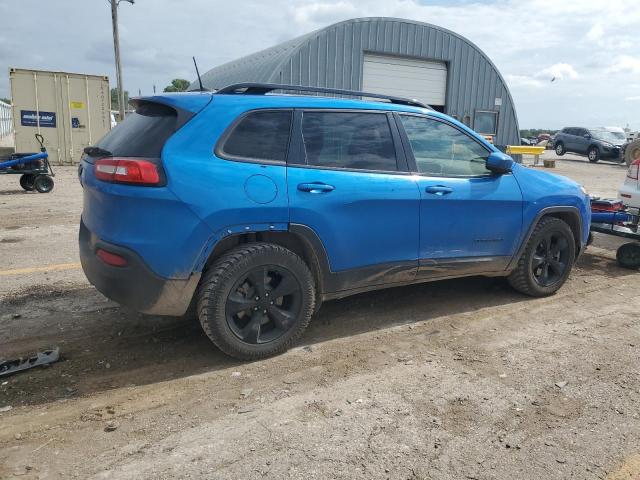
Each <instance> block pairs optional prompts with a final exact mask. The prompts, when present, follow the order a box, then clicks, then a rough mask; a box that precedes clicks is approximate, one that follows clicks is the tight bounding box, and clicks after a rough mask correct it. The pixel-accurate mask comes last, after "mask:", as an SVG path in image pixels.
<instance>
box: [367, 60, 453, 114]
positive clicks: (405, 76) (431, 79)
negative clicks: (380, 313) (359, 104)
mask: <svg viewBox="0 0 640 480" xmlns="http://www.w3.org/2000/svg"><path fill="white" fill-rule="evenodd" d="M362 90H363V91H365V92H371V93H383V94H386V95H397V96H399V97H406V98H411V99H415V100H418V101H420V102H422V103H425V104H427V105H431V106H432V107H433V108H434V109H436V110H440V111H444V105H445V95H446V92H447V65H446V64H445V63H444V62H437V61H431V60H419V59H415V58H406V57H394V56H390V55H377V54H371V53H365V54H364V64H363V69H362Z"/></svg>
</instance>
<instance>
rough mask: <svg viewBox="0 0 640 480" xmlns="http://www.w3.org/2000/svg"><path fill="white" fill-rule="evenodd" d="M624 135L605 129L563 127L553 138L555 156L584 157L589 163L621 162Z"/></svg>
mask: <svg viewBox="0 0 640 480" xmlns="http://www.w3.org/2000/svg"><path fill="white" fill-rule="evenodd" d="M625 142H626V139H625V138H624V135H622V136H620V135H619V134H618V133H617V132H612V131H610V130H607V129H605V128H582V127H565V128H563V129H562V130H561V131H560V132H558V133H557V134H556V136H555V138H554V147H555V151H556V154H557V155H564V154H565V153H567V152H571V153H577V154H580V155H586V156H587V158H588V159H589V161H590V162H594V163H595V162H597V161H598V160H600V159H609V160H615V161H622V155H621V153H622V145H623V144H624V143H625Z"/></svg>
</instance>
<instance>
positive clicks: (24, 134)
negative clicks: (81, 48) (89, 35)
mask: <svg viewBox="0 0 640 480" xmlns="http://www.w3.org/2000/svg"><path fill="white" fill-rule="evenodd" d="M9 79H10V82H11V101H12V104H13V130H14V135H15V149H16V152H34V151H37V150H38V144H37V142H36V140H35V138H34V135H35V134H36V133H40V134H41V135H42V136H43V137H44V143H45V146H46V147H47V151H48V152H49V161H50V162H51V163H52V164H54V165H71V164H75V163H78V162H79V161H80V157H81V155H82V151H83V149H84V147H86V146H88V145H93V144H95V143H96V142H97V141H98V140H100V138H102V137H103V136H104V135H105V134H106V133H107V132H108V131H109V130H110V129H111V119H110V118H111V110H110V104H111V97H110V92H109V78H108V77H106V76H104V75H84V74H77V73H65V72H47V71H41V70H26V69H20V68H10V69H9Z"/></svg>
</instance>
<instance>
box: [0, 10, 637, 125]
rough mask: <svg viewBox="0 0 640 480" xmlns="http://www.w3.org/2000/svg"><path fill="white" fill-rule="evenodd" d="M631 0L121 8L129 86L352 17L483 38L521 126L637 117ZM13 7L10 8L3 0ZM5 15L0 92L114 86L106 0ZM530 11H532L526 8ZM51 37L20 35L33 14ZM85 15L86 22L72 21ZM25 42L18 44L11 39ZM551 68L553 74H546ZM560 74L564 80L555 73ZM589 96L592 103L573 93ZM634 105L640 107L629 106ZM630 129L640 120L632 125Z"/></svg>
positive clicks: (147, 84) (148, 84) (166, 78)
mask: <svg viewBox="0 0 640 480" xmlns="http://www.w3.org/2000/svg"><path fill="white" fill-rule="evenodd" d="M637 3H638V2H637V0H607V2H606V6H603V2H602V0H564V1H561V2H559V1H557V0H528V1H526V2H525V1H522V0H477V1H444V0H439V1H437V2H435V4H434V2H433V1H432V0H318V1H313V0H270V1H269V2H265V1H261V0H243V1H236V2H212V1H211V0H189V1H188V2H187V1H184V0H182V1H179V2H176V1H175V0H137V1H136V3H135V5H129V4H128V3H126V2H123V3H122V4H121V8H120V26H121V43H122V46H123V51H122V57H123V64H124V81H125V87H126V88H127V89H129V90H130V91H132V92H137V91H138V89H141V90H142V92H143V94H144V93H149V92H150V91H151V89H152V86H153V85H154V84H155V85H157V86H158V88H160V89H161V88H162V87H163V86H164V85H167V84H168V83H169V82H170V81H171V79H172V78H175V77H178V76H182V77H185V78H188V79H190V80H191V79H193V76H194V75H193V67H192V63H191V56H192V55H195V56H196V57H197V59H198V64H199V66H200V70H201V72H206V71H207V70H209V69H210V68H212V67H214V66H216V65H220V64H222V63H225V62H227V61H230V60H233V59H235V58H238V57H240V56H243V55H247V54H249V53H253V52H255V51H258V50H261V49H264V48H267V47H269V46H272V45H275V44H277V43H279V42H282V41H285V40H288V39H290V38H293V37H295V36H298V35H302V34H304V33H307V32H309V31H311V30H315V29H318V28H322V27H324V26H327V25H329V24H331V23H333V22H337V21H341V20H344V19H347V18H354V17H366V16H390V17H400V18H408V19H412V20H418V21H423V22H427V23H433V24H436V25H440V26H442V27H445V28H448V29H450V30H453V31H454V32H457V33H459V34H461V35H463V36H465V37H466V38H468V39H469V40H471V41H472V42H473V43H475V44H476V45H478V46H479V47H480V48H481V49H482V50H483V51H484V52H485V53H486V54H487V55H488V56H489V57H490V58H491V59H492V60H493V62H494V63H495V64H496V66H497V67H498V69H499V70H500V72H501V73H502V74H503V76H504V77H505V78H506V79H507V82H508V84H509V86H510V88H511V89H512V94H513V96H514V101H515V104H516V107H517V113H518V118H519V121H520V124H521V126H522V127H535V126H545V127H561V126H563V124H570V123H575V124H582V123H589V122H588V121H587V120H589V119H588V118H587V117H588V116H589V115H592V114H593V115H599V116H601V117H603V118H602V120H600V119H599V118H595V119H594V120H593V121H592V122H591V123H593V124H602V123H603V122H604V120H605V117H606V119H607V122H608V123H609V124H616V123H617V124H622V125H625V124H626V123H627V122H629V123H633V122H640V118H638V115H637V103H635V102H632V101H628V102H626V103H625V101H624V100H623V99H624V98H625V97H633V96H635V95H636V94H637V93H638V89H637V87H633V85H634V84H637V83H638V80H637V78H638V74H639V73H640V59H639V58H638V54H636V53H635V52H636V51H637V47H638V46H639V45H640V8H638V6H637ZM9 4H11V5H12V6H11V7H10V8H9V7H8V5H9ZM3 9H4V10H6V11H7V12H9V11H11V22H8V23H6V24H5V25H3V30H2V32H1V33H0V36H1V37H2V38H1V39H0V97H3V96H7V95H8V90H9V88H8V86H9V82H8V78H7V75H6V72H7V69H8V67H9V66H16V67H26V68H42V69H52V70H66V71H77V72H86V73H95V74H107V75H109V77H110V78H111V82H112V84H113V83H115V82H114V79H115V75H114V68H113V47H112V44H111V18H110V15H109V9H108V5H107V2H105V1H91V2H88V1H87V0H65V1H63V2H51V1H49V2H43V1H42V0H20V1H19V2H18V1H13V2H7V1H4V0H0V12H3ZM532 12H538V13H533V14H532ZM35 17H38V18H47V19H49V20H50V22H49V23H48V24H47V34H48V35H49V37H50V38H55V39H56V41H55V42H43V41H42V37H41V36H37V35H26V36H25V35H23V33H24V32H25V31H28V30H29V29H32V28H33V18H35ZM79 18H80V19H82V18H85V19H86V18H90V19H91V21H90V22H81V21H80V22H79V21H77V19H79ZM18 38H19V39H20V40H19V41H17V40H15V39H18ZM554 76H555V77H556V81H554V82H553V83H551V82H550V80H551V78H553V77H554ZM558 79H562V81H558ZM578 94H584V95H585V96H587V97H588V98H589V102H585V101H578V100H577V99H576V95H578ZM634 107H635V108H634ZM632 127H636V128H637V127H640V124H638V123H636V124H635V125H632Z"/></svg>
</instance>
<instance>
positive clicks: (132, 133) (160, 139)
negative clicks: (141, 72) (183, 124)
mask: <svg viewBox="0 0 640 480" xmlns="http://www.w3.org/2000/svg"><path fill="white" fill-rule="evenodd" d="M177 123H178V112H176V111H175V110H174V109H173V108H171V107H168V106H166V105H162V104H160V103H154V102H140V103H138V105H137V107H136V111H135V112H134V113H131V114H129V115H128V116H127V117H126V118H125V119H124V121H123V122H122V123H120V124H119V125H118V126H116V127H115V128H114V129H113V130H111V131H110V132H109V133H107V134H106V135H105V136H104V137H103V138H102V140H100V141H99V142H98V144H97V145H96V146H98V147H100V148H103V149H105V150H107V151H109V152H111V153H112V154H113V156H115V157H144V158H160V152H162V147H164V144H165V143H166V142H167V140H168V139H169V137H171V135H173V133H174V132H175V131H176V127H177Z"/></svg>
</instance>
